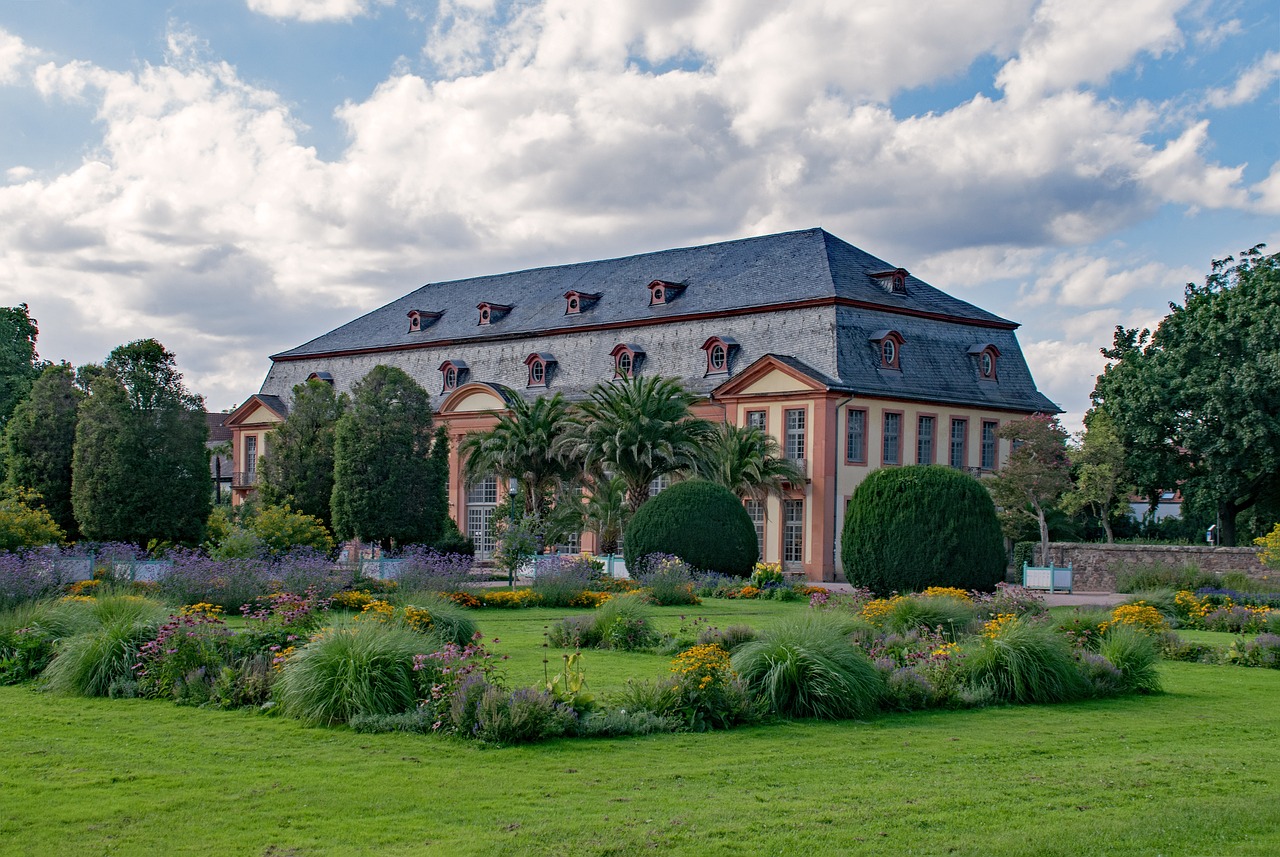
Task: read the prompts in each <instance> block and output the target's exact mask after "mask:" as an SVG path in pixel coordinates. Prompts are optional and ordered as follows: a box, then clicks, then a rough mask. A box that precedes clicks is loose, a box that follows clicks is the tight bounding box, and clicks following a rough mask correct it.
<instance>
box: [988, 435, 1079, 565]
mask: <svg viewBox="0 0 1280 857" xmlns="http://www.w3.org/2000/svg"><path fill="white" fill-rule="evenodd" d="M997 433H998V434H999V436H1000V437H1002V438H1005V439H1007V440H1010V441H1012V442H1013V451H1012V452H1010V453H1009V460H1008V461H1006V462H1005V465H1004V467H1002V468H1000V472H999V473H997V474H996V475H995V476H994V477H993V478H991V479H990V480H989V481H988V482H987V487H988V488H989V489H990V490H991V497H992V499H994V500H995V503H996V505H997V506H999V507H1000V515H1001V518H1002V519H1003V520H1005V521H1006V522H1013V521H1016V520H1017V519H1018V517H1019V516H1023V515H1026V516H1029V517H1031V518H1032V519H1034V520H1035V521H1036V523H1037V524H1039V526H1040V561H1041V562H1045V561H1046V560H1045V558H1046V557H1047V556H1048V555H1049V523H1048V520H1047V519H1046V515H1047V513H1048V511H1049V509H1051V508H1052V507H1053V506H1054V505H1055V504H1056V503H1057V502H1058V499H1059V498H1060V497H1062V495H1063V494H1064V493H1066V492H1067V490H1068V489H1070V488H1071V460H1070V459H1069V458H1068V457H1067V430H1066V429H1064V428H1063V427H1062V425H1061V423H1059V422H1058V418H1057V417H1053V416H1048V415H1046V414H1034V415H1032V416H1029V417H1025V418H1023V419H1020V420H1014V421H1013V422H1009V423H1005V424H1004V425H1002V426H1000V429H999V431H998V432H997Z"/></svg>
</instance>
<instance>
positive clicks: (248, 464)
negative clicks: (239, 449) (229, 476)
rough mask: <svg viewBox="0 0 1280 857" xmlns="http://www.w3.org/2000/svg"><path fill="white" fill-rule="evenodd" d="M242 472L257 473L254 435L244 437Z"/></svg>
mask: <svg viewBox="0 0 1280 857" xmlns="http://www.w3.org/2000/svg"><path fill="white" fill-rule="evenodd" d="M244 470H245V473H257V472H258V436H257V435H256V434H250V435H245V438H244Z"/></svg>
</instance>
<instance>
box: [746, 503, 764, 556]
mask: <svg viewBox="0 0 1280 857" xmlns="http://www.w3.org/2000/svg"><path fill="white" fill-rule="evenodd" d="M745 505H746V507H747V514H748V515H749V516H750V517H751V524H752V526H754V527H755V528H756V545H757V546H758V547H759V548H760V560H761V561H762V562H763V561H764V503H763V502H762V501H760V500H755V499H752V500H747V501H745Z"/></svg>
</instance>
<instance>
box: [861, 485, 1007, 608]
mask: <svg viewBox="0 0 1280 857" xmlns="http://www.w3.org/2000/svg"><path fill="white" fill-rule="evenodd" d="M841 557H842V559H843V561H844V574H845V577H846V578H847V579H848V581H849V582H850V583H852V584H853V585H854V586H865V587H867V588H868V589H871V590H872V591H873V592H876V593H877V594H880V595H884V594H887V593H889V592H894V591H897V592H920V591H923V590H924V589H926V588H927V587H930V586H955V587H958V588H960V589H982V590H990V589H993V588H994V587H995V585H996V584H997V583H999V582H1000V581H1002V580H1004V573H1005V552H1004V539H1003V536H1002V535H1001V533H1000V521H999V519H998V518H997V517H996V508H995V504H994V503H993V502H992V501H991V495H990V494H988V493H987V490H986V488H984V487H983V486H982V484H981V483H980V482H978V480H977V479H974V478H973V477H972V476H968V475H966V474H964V473H961V472H960V471H958V470H955V469H953V468H950V467H942V466H939V465H928V466H925V465H913V466H910V467H894V468H886V469H884V470H877V471H875V472H874V473H872V474H871V475H869V476H868V477H867V478H866V479H865V480H864V481H863V483H862V484H861V485H859V486H858V488H857V490H856V491H854V492H853V497H852V498H850V500H849V506H848V510H847V511H846V513H845V519H844V540H843V546H842V549H841Z"/></svg>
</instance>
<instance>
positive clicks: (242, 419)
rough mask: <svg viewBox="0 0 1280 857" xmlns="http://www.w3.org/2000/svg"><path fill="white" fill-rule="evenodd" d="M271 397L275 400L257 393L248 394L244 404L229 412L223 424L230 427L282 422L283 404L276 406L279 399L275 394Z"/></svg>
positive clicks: (283, 416) (283, 415)
mask: <svg viewBox="0 0 1280 857" xmlns="http://www.w3.org/2000/svg"><path fill="white" fill-rule="evenodd" d="M271 399H275V401H274V402H273V401H268V400H266V399H264V398H262V397H260V396H258V395H253V396H250V397H249V398H248V399H246V400H245V402H244V404H242V405H241V406H240V407H238V408H236V409H235V410H234V411H232V412H231V415H230V416H228V417H227V418H226V420H225V421H224V422H223V425H225V426H228V427H231V426H251V425H262V424H264V423H280V422H284V418H285V414H284V412H283V411H284V409H283V406H277V403H278V402H279V400H278V399H276V397H275V396H272V397H271Z"/></svg>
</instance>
